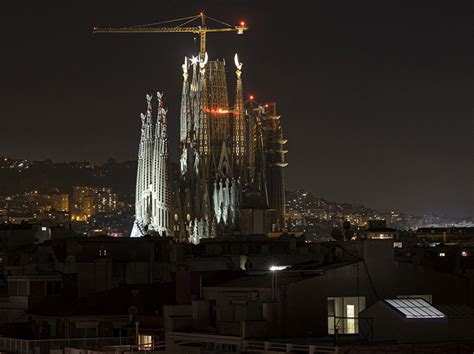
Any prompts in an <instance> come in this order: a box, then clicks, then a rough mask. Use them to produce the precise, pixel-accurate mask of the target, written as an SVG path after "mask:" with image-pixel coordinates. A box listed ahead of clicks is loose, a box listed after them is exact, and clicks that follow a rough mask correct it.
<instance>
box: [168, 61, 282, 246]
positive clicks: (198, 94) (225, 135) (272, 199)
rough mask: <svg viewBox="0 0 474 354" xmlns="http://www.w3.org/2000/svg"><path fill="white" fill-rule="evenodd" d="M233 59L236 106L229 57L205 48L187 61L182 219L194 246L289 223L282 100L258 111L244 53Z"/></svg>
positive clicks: (177, 217) (186, 237) (183, 232)
mask: <svg viewBox="0 0 474 354" xmlns="http://www.w3.org/2000/svg"><path fill="white" fill-rule="evenodd" d="M234 64H235V67H236V71H235V73H236V89H235V97H234V106H233V107H229V97H228V90H227V78H226V73H225V71H226V68H225V62H224V61H220V60H216V61H209V60H208V55H207V53H206V55H205V56H204V57H193V58H191V59H188V58H185V60H184V64H183V65H182V68H183V89H182V98H181V117H180V154H181V159H180V172H181V174H180V183H179V192H178V193H177V194H176V195H177V198H178V200H177V205H178V206H179V207H178V209H177V212H176V213H175V224H176V226H177V229H179V230H180V231H179V235H178V237H179V238H180V239H182V240H187V241H190V242H192V243H198V242H199V240H200V239H202V238H209V237H210V238H212V237H216V236H231V235H233V234H234V233H235V232H240V233H242V232H244V233H253V232H255V233H256V232H258V233H261V232H265V231H266V232H269V231H274V230H276V229H281V228H282V227H283V219H284V213H285V210H284V203H285V201H284V179H283V167H285V166H286V162H285V160H284V154H285V153H286V151H285V150H283V148H282V146H283V144H284V143H285V142H286V141H285V140H284V139H283V135H282V129H281V124H280V117H279V116H277V115H276V106H275V104H272V105H271V107H270V106H269V105H264V106H261V105H256V104H254V106H257V107H256V108H253V109H250V110H246V108H245V105H244V99H243V97H244V96H243V83H242V66H243V65H242V63H241V62H240V61H239V58H238V56H237V54H236V55H235V57H234ZM269 192H270V193H271V196H269ZM243 202H245V206H244V205H243V204H242V203H243ZM244 208H245V209H246V211H245V213H243V214H242V215H241V210H243V209H244ZM256 210H258V212H256ZM241 216H242V217H243V219H244V220H240V217H241ZM249 219H251V220H249ZM269 220H270V221H269ZM244 225H245V226H244ZM249 225H258V227H254V228H252V227H249Z"/></svg>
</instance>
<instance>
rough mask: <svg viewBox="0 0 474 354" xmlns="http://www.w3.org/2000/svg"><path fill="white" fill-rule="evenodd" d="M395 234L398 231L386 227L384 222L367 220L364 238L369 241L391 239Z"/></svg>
mask: <svg viewBox="0 0 474 354" xmlns="http://www.w3.org/2000/svg"><path fill="white" fill-rule="evenodd" d="M397 234H398V230H396V229H393V228H390V227H387V222H386V221H385V220H369V221H368V227H367V229H366V230H365V238H366V239H369V240H384V239H393V238H395V237H396V236H397Z"/></svg>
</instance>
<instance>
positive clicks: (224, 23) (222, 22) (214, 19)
mask: <svg viewBox="0 0 474 354" xmlns="http://www.w3.org/2000/svg"><path fill="white" fill-rule="evenodd" d="M206 18H210V19H211V20H213V21H215V22H218V23H220V24H221V25H224V26H228V27H233V26H232V25H229V24H228V23H226V22H224V21H221V20H218V19H216V18H212V17H210V16H206Z"/></svg>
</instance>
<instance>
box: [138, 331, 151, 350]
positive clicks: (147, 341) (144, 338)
mask: <svg viewBox="0 0 474 354" xmlns="http://www.w3.org/2000/svg"><path fill="white" fill-rule="evenodd" d="M138 346H139V347H140V349H139V350H151V349H152V348H153V338H152V336H149V335H145V334H139V335H138Z"/></svg>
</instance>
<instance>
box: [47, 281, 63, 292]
mask: <svg viewBox="0 0 474 354" xmlns="http://www.w3.org/2000/svg"><path fill="white" fill-rule="evenodd" d="M46 295H61V282H60V281H48V282H47V283H46Z"/></svg>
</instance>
